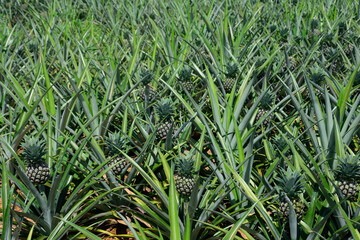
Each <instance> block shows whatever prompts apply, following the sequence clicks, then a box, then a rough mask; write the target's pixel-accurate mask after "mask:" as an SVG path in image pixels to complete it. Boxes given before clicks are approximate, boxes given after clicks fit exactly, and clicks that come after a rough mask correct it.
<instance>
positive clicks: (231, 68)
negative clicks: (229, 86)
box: [225, 63, 239, 78]
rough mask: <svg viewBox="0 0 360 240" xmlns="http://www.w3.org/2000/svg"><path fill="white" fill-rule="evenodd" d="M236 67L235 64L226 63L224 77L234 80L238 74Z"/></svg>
mask: <svg viewBox="0 0 360 240" xmlns="http://www.w3.org/2000/svg"><path fill="white" fill-rule="evenodd" d="M238 70H239V68H238V65H237V64H236V63H228V64H227V65H226V73H225V75H226V77H228V78H235V77H236V74H237V73H238Z"/></svg>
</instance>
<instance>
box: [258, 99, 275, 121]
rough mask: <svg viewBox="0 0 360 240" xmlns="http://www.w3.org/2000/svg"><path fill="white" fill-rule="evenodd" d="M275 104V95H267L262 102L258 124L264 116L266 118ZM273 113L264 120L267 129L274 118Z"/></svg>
mask: <svg viewBox="0 0 360 240" xmlns="http://www.w3.org/2000/svg"><path fill="white" fill-rule="evenodd" d="M273 102H274V95H273V94H272V93H268V92H267V93H265V95H264V96H263V98H262V99H261V100H260V107H259V111H258V113H257V115H256V122H258V121H259V120H260V119H261V118H262V117H263V116H265V115H266V114H267V113H268V112H269V110H270V109H271V106H272V104H273ZM273 115H274V114H273V113H271V114H270V115H269V116H268V117H267V118H266V119H264V121H263V124H264V126H265V127H266V126H267V125H268V124H269V123H270V120H271V118H272V117H273Z"/></svg>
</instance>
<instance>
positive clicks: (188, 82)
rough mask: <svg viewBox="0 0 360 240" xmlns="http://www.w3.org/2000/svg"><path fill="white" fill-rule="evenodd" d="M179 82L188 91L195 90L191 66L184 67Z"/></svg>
mask: <svg viewBox="0 0 360 240" xmlns="http://www.w3.org/2000/svg"><path fill="white" fill-rule="evenodd" d="M179 82H180V84H181V85H182V87H183V88H184V89H186V91H188V92H192V91H193V90H194V83H193V81H192V75H191V68H183V69H182V70H181V72H180V76H179Z"/></svg>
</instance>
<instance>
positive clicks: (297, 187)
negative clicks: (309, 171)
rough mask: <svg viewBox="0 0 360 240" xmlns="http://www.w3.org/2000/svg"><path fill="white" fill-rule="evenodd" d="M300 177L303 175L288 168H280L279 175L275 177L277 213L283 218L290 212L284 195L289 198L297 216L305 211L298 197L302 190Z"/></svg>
mask: <svg viewBox="0 0 360 240" xmlns="http://www.w3.org/2000/svg"><path fill="white" fill-rule="evenodd" d="M302 179H303V177H302V175H301V174H300V172H298V171H293V170H291V169H290V168H288V169H287V171H285V170H283V169H281V170H280V173H279V177H278V178H275V180H276V184H277V188H278V191H279V192H280V206H279V213H280V215H281V216H283V217H284V218H287V217H288V216H289V212H290V207H289V204H288V202H287V201H286V200H285V199H286V196H287V197H288V198H289V199H290V201H291V204H292V206H293V208H294V210H295V213H296V216H297V218H301V217H302V215H303V214H304V212H305V211H304V210H305V206H304V204H303V203H302V201H301V200H300V199H299V194H300V193H301V192H302V191H303V186H302V183H301V181H302Z"/></svg>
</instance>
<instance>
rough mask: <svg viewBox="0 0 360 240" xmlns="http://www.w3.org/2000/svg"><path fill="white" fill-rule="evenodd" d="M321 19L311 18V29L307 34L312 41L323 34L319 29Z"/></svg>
mask: <svg viewBox="0 0 360 240" xmlns="http://www.w3.org/2000/svg"><path fill="white" fill-rule="evenodd" d="M319 25H320V23H319V21H318V20H317V19H313V20H311V23H310V31H309V33H308V35H307V38H308V40H309V41H310V42H313V41H315V40H316V39H317V38H318V37H319V36H320V34H321V32H320V30H319Z"/></svg>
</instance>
